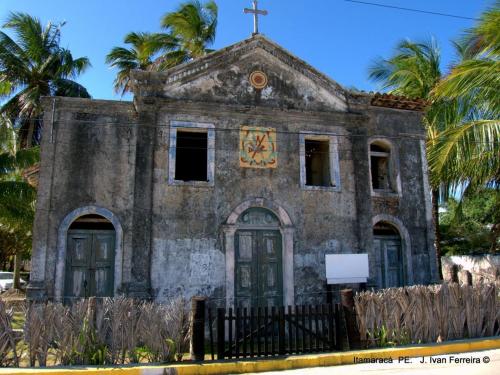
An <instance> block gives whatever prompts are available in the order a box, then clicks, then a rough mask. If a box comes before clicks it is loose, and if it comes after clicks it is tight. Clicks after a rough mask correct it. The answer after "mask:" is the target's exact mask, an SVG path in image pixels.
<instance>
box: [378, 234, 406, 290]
mask: <svg viewBox="0 0 500 375" xmlns="http://www.w3.org/2000/svg"><path fill="white" fill-rule="evenodd" d="M374 241H375V248H376V249H378V251H379V254H380V260H381V271H382V287H383V288H392V287H399V286H403V285H404V277H403V256H402V251H401V239H400V238H398V237H395V236H376V237H375V238H374Z"/></svg>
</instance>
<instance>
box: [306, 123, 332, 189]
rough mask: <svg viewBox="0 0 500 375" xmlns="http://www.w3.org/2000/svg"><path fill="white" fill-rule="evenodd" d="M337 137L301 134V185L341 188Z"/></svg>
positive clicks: (313, 187) (314, 187)
mask: <svg viewBox="0 0 500 375" xmlns="http://www.w3.org/2000/svg"><path fill="white" fill-rule="evenodd" d="M337 142H338V141H337V137H335V136H333V135H330V134H328V133H327V134H314V133H309V132H301V134H300V186H301V187H302V188H303V189H310V190H332V191H339V190H340V170H339V156H338V150H337Z"/></svg>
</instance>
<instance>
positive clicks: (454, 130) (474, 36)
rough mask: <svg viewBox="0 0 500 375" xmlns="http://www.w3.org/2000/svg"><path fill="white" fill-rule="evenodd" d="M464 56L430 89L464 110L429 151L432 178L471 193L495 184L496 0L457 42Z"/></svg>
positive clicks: (499, 36)
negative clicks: (465, 52) (465, 53)
mask: <svg viewBox="0 0 500 375" xmlns="http://www.w3.org/2000/svg"><path fill="white" fill-rule="evenodd" d="M462 45H463V46H464V50H466V51H467V58H466V59H464V60H463V61H462V62H460V63H458V64H457V65H455V66H454V67H453V68H452V70H451V72H450V74H449V75H448V76H447V77H445V78H444V79H443V80H442V81H441V82H440V83H439V84H438V85H437V86H436V87H435V89H434V91H433V93H434V94H435V96H436V98H438V99H439V100H456V101H459V102H460V103H461V105H462V109H463V111H464V113H465V116H464V117H463V119H462V121H460V122H457V123H453V124H452V126H449V127H448V128H447V129H446V130H445V131H443V132H442V133H440V134H439V135H438V137H437V138H436V143H435V147H433V148H432V149H431V150H430V153H429V165H430V167H431V170H432V171H433V173H434V175H435V176H439V178H441V179H442V180H444V181H447V182H449V183H451V184H453V185H454V186H464V185H465V186H467V189H466V192H470V193H471V192H473V191H475V190H476V189H478V188H482V187H484V186H485V185H487V184H489V185H491V186H493V187H496V188H498V186H499V183H500V59H499V58H500V1H497V2H496V5H495V7H494V8H492V9H490V10H488V11H486V12H485V13H484V14H483V15H482V16H481V20H480V22H479V23H478V25H477V26H476V27H474V28H472V29H471V30H468V31H467V32H466V34H465V36H464V38H463V40H462Z"/></svg>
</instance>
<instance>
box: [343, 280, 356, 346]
mask: <svg viewBox="0 0 500 375" xmlns="http://www.w3.org/2000/svg"><path fill="white" fill-rule="evenodd" d="M340 297H341V301H342V309H343V310H344V313H345V322H346V328H347V339H348V340H349V347H350V349H359V348H360V347H361V337H360V334H359V330H358V326H357V322H356V312H355V310H354V293H353V291H352V289H343V290H341V291H340Z"/></svg>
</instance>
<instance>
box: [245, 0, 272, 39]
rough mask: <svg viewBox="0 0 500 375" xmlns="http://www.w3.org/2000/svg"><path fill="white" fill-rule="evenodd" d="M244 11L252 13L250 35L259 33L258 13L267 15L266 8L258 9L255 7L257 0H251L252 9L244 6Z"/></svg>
mask: <svg viewBox="0 0 500 375" xmlns="http://www.w3.org/2000/svg"><path fill="white" fill-rule="evenodd" d="M243 12H244V13H252V14H253V33H252V35H256V34H258V33H259V14H260V15H262V16H267V10H260V9H258V8H257V0H253V9H248V8H245V9H243Z"/></svg>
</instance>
